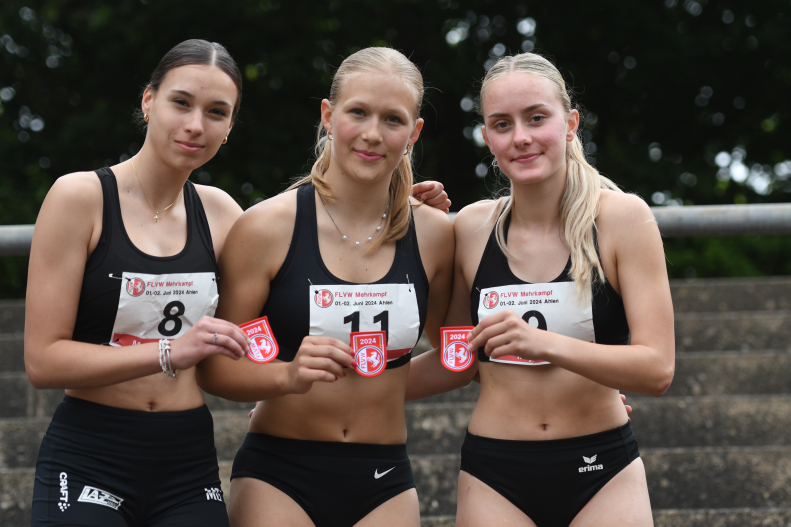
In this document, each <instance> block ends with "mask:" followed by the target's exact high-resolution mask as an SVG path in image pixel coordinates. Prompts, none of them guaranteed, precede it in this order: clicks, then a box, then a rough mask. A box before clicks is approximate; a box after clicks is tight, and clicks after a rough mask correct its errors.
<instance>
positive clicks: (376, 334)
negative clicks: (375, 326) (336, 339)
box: [349, 331, 387, 377]
mask: <svg viewBox="0 0 791 527" xmlns="http://www.w3.org/2000/svg"><path fill="white" fill-rule="evenodd" d="M350 339H351V340H350V342H349V345H350V346H351V348H352V352H353V353H354V362H356V363H357V366H356V367H355V368H354V369H355V371H356V372H357V373H359V374H360V375H362V376H363V377H376V376H377V375H379V374H380V373H382V372H383V371H385V366H386V365H387V360H386V359H385V351H384V349H385V332H384V331H361V332H360V333H352V334H351V335H350Z"/></svg>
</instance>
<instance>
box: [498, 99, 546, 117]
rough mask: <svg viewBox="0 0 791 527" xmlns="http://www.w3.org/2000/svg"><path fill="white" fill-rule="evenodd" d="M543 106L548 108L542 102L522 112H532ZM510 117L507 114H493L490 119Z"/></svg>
mask: <svg viewBox="0 0 791 527" xmlns="http://www.w3.org/2000/svg"><path fill="white" fill-rule="evenodd" d="M542 106H546V104H544V103H543V102H540V103H537V104H532V105H530V106H528V107H527V108H524V109H523V110H522V113H529V112H532V111H533V110H536V109H538V108H541V107H542ZM508 115H509V114H507V113H493V114H489V118H492V117H508Z"/></svg>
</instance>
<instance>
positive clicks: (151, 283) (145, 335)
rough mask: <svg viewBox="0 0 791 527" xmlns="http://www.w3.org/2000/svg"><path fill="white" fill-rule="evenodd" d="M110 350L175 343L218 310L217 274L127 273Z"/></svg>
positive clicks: (122, 287)
mask: <svg viewBox="0 0 791 527" xmlns="http://www.w3.org/2000/svg"><path fill="white" fill-rule="evenodd" d="M122 276H123V278H122V279H123V283H122V284H121V296H120V298H119V300H118V314H117V315H116V316H115V324H113V334H112V338H111V339H110V345H111V346H131V345H133V344H143V343H146V342H157V341H159V340H161V339H175V338H178V337H180V336H181V335H183V334H184V333H186V332H187V330H189V329H190V328H191V327H192V326H194V325H195V323H197V322H198V320H200V318H201V317H203V316H206V315H208V316H214V310H215V309H217V300H218V299H219V295H218V294H217V282H216V280H215V275H214V273H175V274H162V275H154V274H141V273H124V274H123V275H122Z"/></svg>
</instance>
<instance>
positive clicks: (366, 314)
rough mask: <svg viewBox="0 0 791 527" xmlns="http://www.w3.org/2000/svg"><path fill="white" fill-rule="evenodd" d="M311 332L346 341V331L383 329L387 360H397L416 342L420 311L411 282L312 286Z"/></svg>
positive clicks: (347, 334) (310, 288)
mask: <svg viewBox="0 0 791 527" xmlns="http://www.w3.org/2000/svg"><path fill="white" fill-rule="evenodd" d="M308 294H309V295H310V335H313V336H320V337H333V338H336V339H338V340H340V341H341V342H344V343H348V342H349V333H352V332H357V331H384V332H385V333H386V334H387V359H388V360H393V359H396V358H398V357H400V356H402V355H404V354H406V353H408V352H409V351H411V350H412V348H413V347H414V346H415V344H417V340H418V338H419V337H420V334H419V331H420V312H419V311H418V305H417V296H416V295H415V288H414V287H413V286H412V285H411V284H360V285H313V286H310V287H309V291H308Z"/></svg>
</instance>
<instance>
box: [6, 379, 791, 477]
mask: <svg viewBox="0 0 791 527" xmlns="http://www.w3.org/2000/svg"><path fill="white" fill-rule="evenodd" d="M474 406H475V405H474V403H440V404H422V405H412V406H410V407H408V408H407V412H406V418H407V430H408V437H409V439H408V441H407V448H408V451H409V453H410V455H433V454H457V453H459V451H460V450H461V444H462V442H463V441H464V434H465V431H466V429H467V424H468V423H469V420H470V415H471V414H472V410H473V408H474ZM633 406H634V410H635V411H634V414H633V418H632V426H633V428H634V431H635V435H636V436H637V439H638V441H639V443H640V446H641V448H652V447H700V446H716V447H726V446H763V445H791V396H789V395H773V396H730V397H724V396H713V397H696V398H692V397H668V398H663V399H654V400H651V399H641V400H639V401H634V403H633ZM212 416H213V418H214V442H215V445H216V447H217V456H218V458H219V459H223V460H232V459H233V458H234V456H235V455H236V451H237V450H238V449H239V447H240V446H241V444H242V442H243V441H244V437H245V434H247V425H248V423H249V418H248V417H247V410H216V409H215V410H212ZM49 422H50V418H49V417H33V418H29V417H24V418H11V419H2V420H0V467H3V468H17V467H19V468H21V467H31V466H33V465H34V464H35V459H36V456H37V455H38V448H39V445H40V444H41V439H42V437H43V436H44V433H45V432H46V430H47V427H48V426H49Z"/></svg>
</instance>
